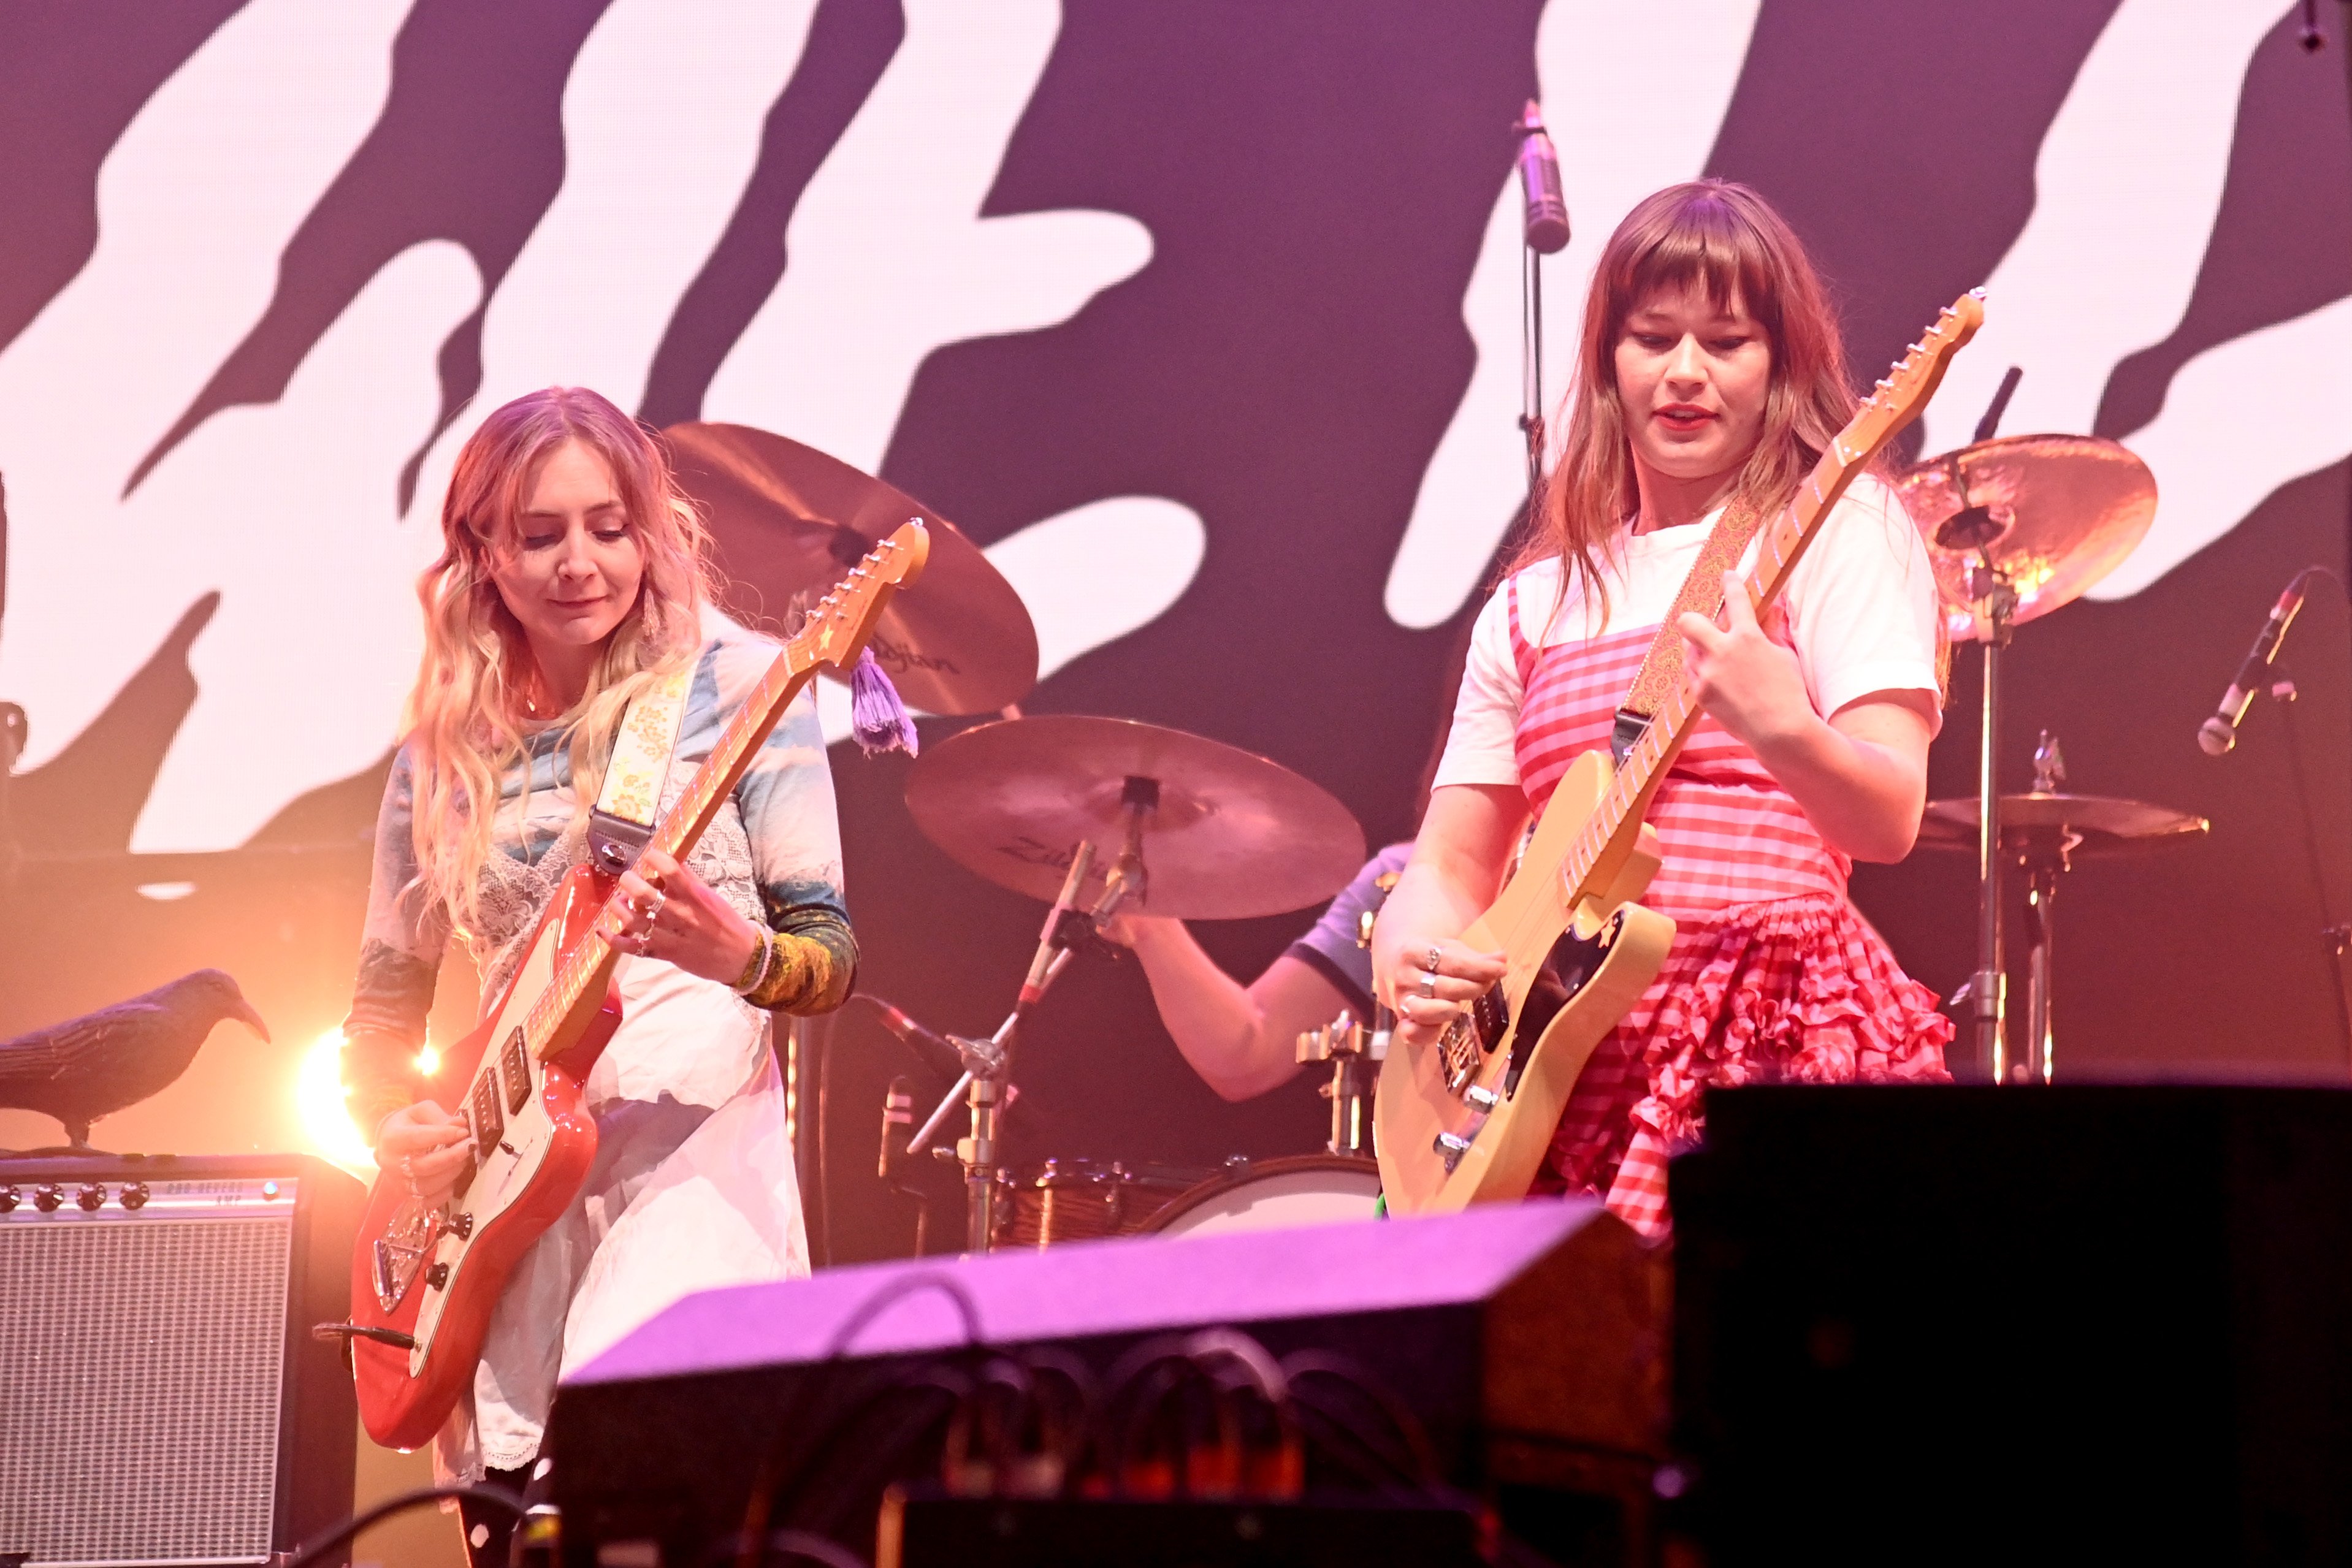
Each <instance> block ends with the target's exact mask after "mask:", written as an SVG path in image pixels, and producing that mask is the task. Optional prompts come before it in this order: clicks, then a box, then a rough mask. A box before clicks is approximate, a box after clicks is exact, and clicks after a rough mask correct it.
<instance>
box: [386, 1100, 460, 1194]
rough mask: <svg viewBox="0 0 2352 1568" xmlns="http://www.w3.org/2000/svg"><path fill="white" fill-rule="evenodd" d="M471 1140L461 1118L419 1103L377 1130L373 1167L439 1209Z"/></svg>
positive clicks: (427, 1101) (427, 1103)
mask: <svg viewBox="0 0 2352 1568" xmlns="http://www.w3.org/2000/svg"><path fill="white" fill-rule="evenodd" d="M470 1136H471V1134H468V1133H467V1130H466V1122H465V1118H463V1117H462V1116H457V1115H453V1114H451V1113H449V1112H446V1111H444V1110H443V1109H441V1107H440V1106H438V1105H436V1104H435V1103H433V1102H432V1101H430V1100H419V1101H418V1102H417V1103H415V1104H414V1105H405V1106H403V1107H402V1108H401V1109H399V1110H397V1111H394V1113H392V1114H391V1115H389V1116H386V1117H385V1118H384V1119H383V1124H382V1125H380V1126H378V1127H377V1128H376V1133H375V1163H376V1166H377V1167H378V1168H379V1169H381V1170H383V1171H386V1172H388V1173H391V1174H394V1175H396V1176H399V1177H400V1178H401V1179H402V1180H403V1181H404V1182H406V1183H407V1184H408V1190H409V1191H410V1192H411V1193H412V1194H414V1195H415V1196H416V1197H421V1198H423V1199H424V1200H425V1202H426V1203H427V1204H429V1205H433V1206H436V1207H437V1206H438V1205H440V1204H443V1203H446V1202H447V1201H448V1199H449V1195H450V1190H451V1189H452V1188H453V1187H455V1186H457V1176H458V1175H459V1173H461V1172H462V1171H464V1170H465V1168H466V1145H467V1140H468V1138H469V1137H470Z"/></svg>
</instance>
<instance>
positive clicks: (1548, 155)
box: [1511, 99, 1568, 256]
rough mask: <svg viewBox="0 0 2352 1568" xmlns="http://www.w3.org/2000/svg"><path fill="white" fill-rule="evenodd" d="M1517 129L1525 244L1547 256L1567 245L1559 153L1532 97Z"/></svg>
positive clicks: (1539, 254)
mask: <svg viewBox="0 0 2352 1568" xmlns="http://www.w3.org/2000/svg"><path fill="white" fill-rule="evenodd" d="M1511 129H1512V130H1514V131H1517V132H1518V133H1519V193H1520V194H1521V195H1522V196H1524V197H1525V198H1526V199H1527V205H1528V215H1527V229H1526V235H1527V243H1528V249H1529V250H1531V251H1534V252H1535V253H1536V254H1537V255H1538V256H1549V255H1551V254H1552V253H1553V252H1554V251H1559V250H1565V249H1566V248H1568V198H1567V197H1566V196H1564V195H1562V194H1561V193H1560V185H1559V153H1558V152H1555V151H1554V150H1553V148H1552V144H1551V137H1550V135H1549V133H1548V132H1546V131H1545V130H1544V122H1543V110H1542V109H1540V108H1539V107H1538V105H1537V103H1536V100H1535V99H1528V107H1527V111H1526V112H1525V113H1523V114H1521V115H1520V116H1519V120H1518V123H1517V124H1516V125H1514V126H1512V127H1511Z"/></svg>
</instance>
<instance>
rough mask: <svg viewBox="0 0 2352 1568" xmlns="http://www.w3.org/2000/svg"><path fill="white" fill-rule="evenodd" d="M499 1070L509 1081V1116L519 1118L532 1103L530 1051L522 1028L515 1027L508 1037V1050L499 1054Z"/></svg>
mask: <svg viewBox="0 0 2352 1568" xmlns="http://www.w3.org/2000/svg"><path fill="white" fill-rule="evenodd" d="M499 1071H501V1072H503V1073H504V1074H505V1076H506V1081H507V1114H508V1115H509V1116H519V1115H520V1114H522V1108H523V1107H524V1106H525V1105H528V1104H529V1103H530V1050H529V1048H528V1047H527V1046H526V1044H525V1043H524V1040H523V1038H522V1026H521V1025H520V1024H518V1025H516V1026H515V1029H514V1031H513V1032H512V1033H510V1034H509V1035H508V1036H507V1043H506V1049H505V1050H503V1051H500V1052H499Z"/></svg>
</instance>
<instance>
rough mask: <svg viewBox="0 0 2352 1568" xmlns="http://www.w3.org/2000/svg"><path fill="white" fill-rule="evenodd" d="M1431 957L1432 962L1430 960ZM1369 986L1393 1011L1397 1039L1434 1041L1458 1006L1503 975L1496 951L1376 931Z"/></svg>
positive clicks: (1458, 1010)
mask: <svg viewBox="0 0 2352 1568" xmlns="http://www.w3.org/2000/svg"><path fill="white" fill-rule="evenodd" d="M1433 960H1434V962H1433ZM1372 967H1373V977H1372V978H1373V986H1374V988H1375V989H1376V990H1377V991H1378V992H1379V994H1380V998H1381V1000H1382V1001H1384V1002H1386V1003H1387V1004H1388V1006H1389V1010H1390V1011H1391V1012H1393V1013H1395V1014H1396V1020H1397V1022H1396V1035H1395V1038H1396V1039H1398V1040H1402V1042H1404V1043H1405V1044H1406V1045H1432V1044H1434V1043H1436V1040H1437V1039H1438V1037H1439V1036H1440V1035H1443V1034H1444V1032H1445V1026H1446V1025H1448V1024H1450V1023H1452V1022H1453V1021H1454V1019H1455V1018H1456V1017H1458V1016H1460V1014H1461V1012H1462V1009H1464V1008H1465V1007H1467V1006H1468V1005H1469V1004H1470V1003H1471V1002H1473V1001H1475V1000H1476V999H1477V998H1479V997H1481V996H1484V995H1485V994H1486V991H1487V989H1488V988H1490V987H1492V986H1493V985H1494V983H1495V982H1496V981H1497V980H1499V979H1501V978H1502V977H1503V970H1504V968H1505V964H1504V961H1503V955H1501V954H1500V953H1482V952H1480V951H1479V950H1478V949H1476V948H1475V947H1473V946H1470V945H1469V944H1467V943H1465V942H1464V941H1462V940H1460V939H1459V938H1456V937H1432V936H1422V935H1418V934H1415V933H1412V932H1402V931H1395V932H1392V931H1389V930H1387V929H1386V928H1385V927H1379V928H1376V929H1375V932H1374V935H1373V938H1372Z"/></svg>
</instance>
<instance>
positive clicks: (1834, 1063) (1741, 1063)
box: [1537, 894, 1953, 1236]
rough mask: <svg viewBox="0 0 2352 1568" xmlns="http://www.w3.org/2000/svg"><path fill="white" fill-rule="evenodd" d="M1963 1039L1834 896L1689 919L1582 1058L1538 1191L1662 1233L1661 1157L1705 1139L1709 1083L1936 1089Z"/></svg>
mask: <svg viewBox="0 0 2352 1568" xmlns="http://www.w3.org/2000/svg"><path fill="white" fill-rule="evenodd" d="M1952 1033H1953V1030H1952V1022H1951V1020H1950V1019H1948V1018H1946V1017H1944V1016H1943V1015H1942V1014H1941V1013H1939V1012H1937V1010H1936V998H1935V994H1934V993H1933V992H1931V991H1929V990H1928V989H1927V988H1926V987H1925V986H1922V985H1920V984H1919V983H1918V982H1917V981H1916V980H1913V979H1912V978H1911V977H1909V976H1907V975H1906V974H1904V973H1903V971H1902V970H1901V969H1899V968H1897V967H1895V956H1894V954H1892V953H1890V952H1889V951H1887V947H1886V943H1885V939H1884V938H1882V937H1881V936H1879V935H1878V933H1877V932H1875V931H1874V930H1872V929H1871V927H1870V923H1869V922H1868V921H1866V920H1864V919H1863V917H1862V915H1861V912H1860V911H1858V910H1856V909H1855V908H1854V907H1853V904H1850V903H1848V902H1847V901H1846V900H1845V899H1843V898H1842V897H1839V896H1837V895H1835V894H1813V895H1811V896H1807V897H1802V898H1782V899H1774V900H1772V901H1771V902H1769V903H1766V904H1744V905H1741V906H1738V907H1737V908H1732V909H1726V910H1723V911H1720V912H1719V913H1717V914H1716V915H1712V916H1709V917H1707V918H1706V919H1702V920H1685V921H1682V922H1680V923H1678V925H1677V928H1676V929H1675V943H1674V947H1673V950H1672V951H1671V952H1670V953H1669V954H1668V955H1667V957H1666V964H1665V967H1664V969H1662V970H1660V971H1659V974H1658V977H1657V979H1656V980H1654V981H1653V982H1652V983H1651V986H1650V988H1649V989H1648V990H1647V991H1646V992H1644V993H1643V997H1642V1000H1641V1002H1640V1003H1639V1005H1637V1006H1636V1007H1635V1008H1634V1009H1633V1011H1632V1012H1630V1013H1628V1014H1626V1015H1625V1018H1624V1020H1623V1021H1622V1022H1621V1023H1620V1024H1618V1026H1617V1027H1616V1028H1615V1029H1613V1030H1611V1031H1610V1032H1609V1034H1608V1035H1607V1037H1606V1038H1604V1039H1603V1040H1601V1043H1600V1045H1599V1046H1597V1047H1595V1048H1594V1050H1593V1052H1592V1058H1591V1061H1588V1062H1587V1063H1586V1064H1585V1069H1584V1075H1583V1076H1582V1077H1581V1078H1580V1079H1579V1080H1578V1081H1577V1085H1576V1090H1575V1092H1574V1093H1573V1094H1571V1095H1570V1097H1569V1102H1568V1110H1567V1111H1566V1113H1564V1114H1563V1115H1562V1116H1561V1117H1560V1124H1559V1132H1558V1133H1557V1134H1554V1135H1553V1138H1552V1146H1551V1153H1550V1155H1549V1156H1548V1158H1547V1160H1546V1170H1545V1173H1544V1176H1543V1177H1541V1178H1539V1179H1538V1184H1537V1187H1538V1191H1544V1192H1570V1193H1583V1194H1590V1195H1592V1196H1595V1197H1601V1198H1603V1199H1604V1200H1605V1201H1606V1202H1607V1204H1608V1207H1609V1209H1610V1211H1611V1212H1612V1213H1613V1214H1616V1215H1618V1216H1619V1217H1620V1218H1623V1219H1624V1220H1625V1221H1626V1222H1627V1223H1629V1224H1631V1225H1633V1227H1634V1228H1636V1229H1638V1230H1640V1231H1642V1232H1643V1234H1644V1235H1647V1236H1662V1235H1664V1233H1665V1232H1666V1230H1667V1229H1668V1228H1669V1223H1670V1222H1669V1219H1668V1216H1667V1213H1666V1157H1667V1156H1668V1155H1670V1154H1672V1153H1673V1152H1674V1151H1675V1149H1676V1148H1678V1147H1681V1146H1683V1145H1687V1144H1690V1143H1692V1142H1695V1141H1696V1139H1697V1137H1698V1135H1699V1132H1700V1115H1699V1096H1700V1093H1701V1092H1702V1091H1704V1090H1706V1088H1707V1087H1708V1086H1710V1085H1716V1086H1728V1085H1732V1084H1739V1083H1853V1082H1866V1083H1874V1082H1895V1081H1904V1082H1944V1081H1946V1080H1948V1079H1949V1078H1950V1076H1951V1074H1950V1073H1949V1072H1948V1071H1946V1070H1945V1067H1944V1047H1945V1046H1946V1045H1947V1044H1948V1043H1949V1042H1950V1040H1951V1039H1952Z"/></svg>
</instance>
